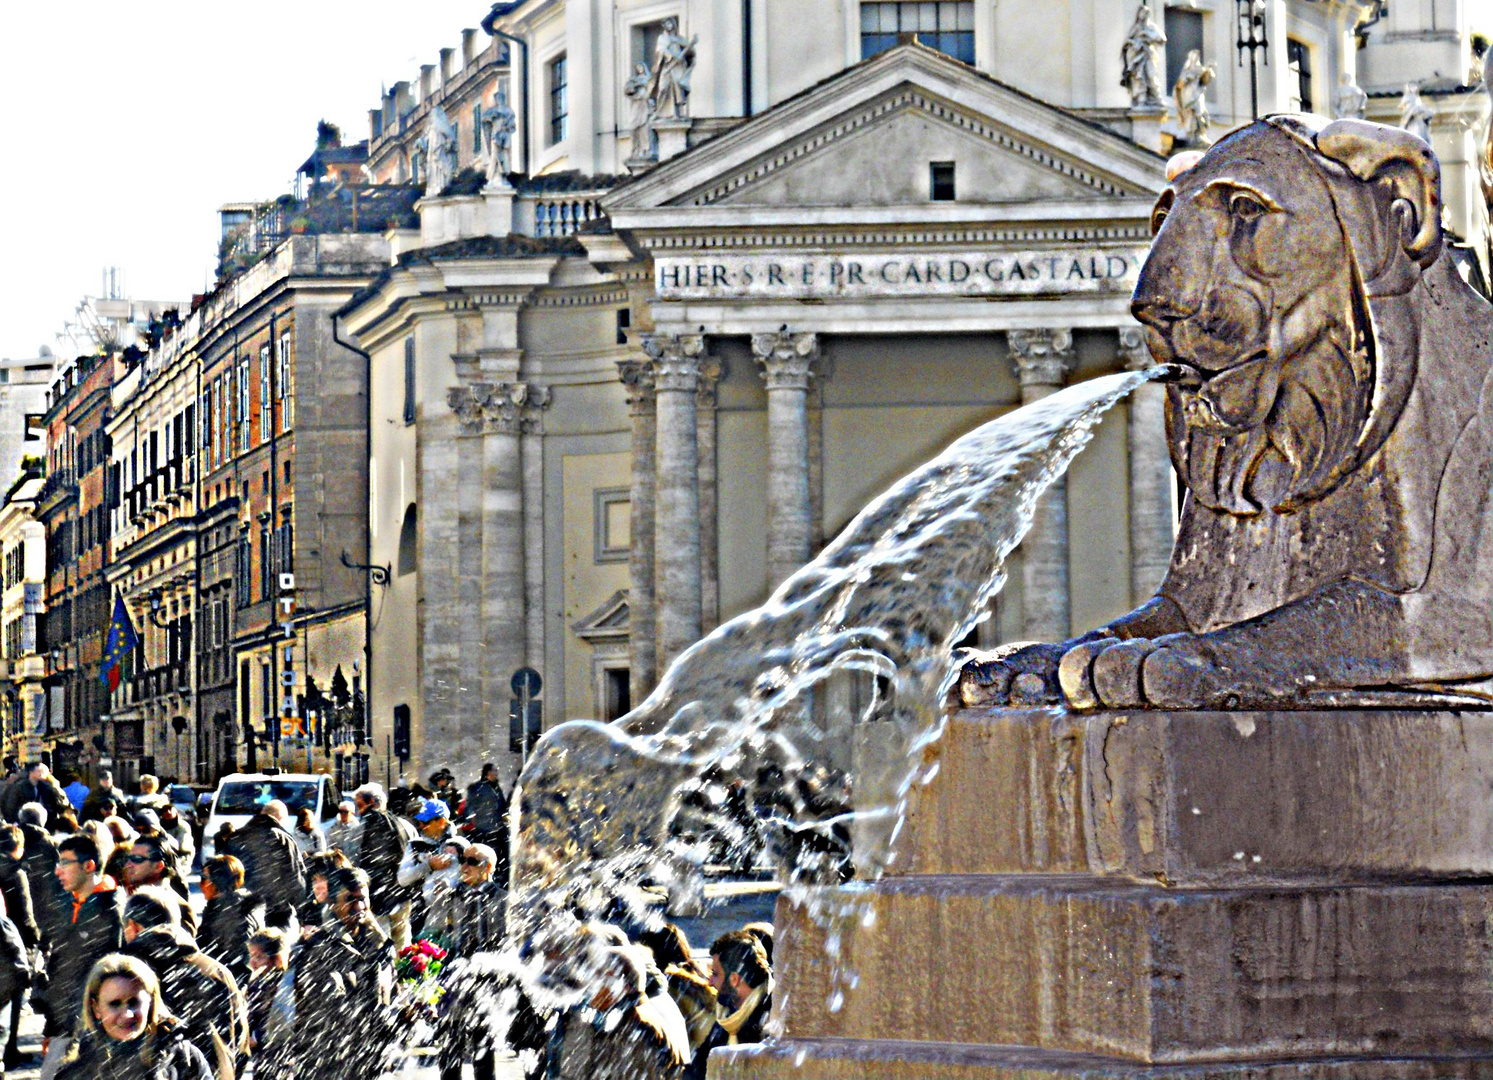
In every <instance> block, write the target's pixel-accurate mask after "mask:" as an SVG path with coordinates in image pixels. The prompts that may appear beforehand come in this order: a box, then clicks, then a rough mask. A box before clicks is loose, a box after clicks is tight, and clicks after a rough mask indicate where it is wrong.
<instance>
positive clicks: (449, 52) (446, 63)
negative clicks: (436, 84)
mask: <svg viewBox="0 0 1493 1080" xmlns="http://www.w3.org/2000/svg"><path fill="white" fill-rule="evenodd" d="M455 53H456V50H455V49H442V50H441V89H442V90H444V89H445V88H446V87H448V86H450V85H451V57H452V56H453V55H455Z"/></svg>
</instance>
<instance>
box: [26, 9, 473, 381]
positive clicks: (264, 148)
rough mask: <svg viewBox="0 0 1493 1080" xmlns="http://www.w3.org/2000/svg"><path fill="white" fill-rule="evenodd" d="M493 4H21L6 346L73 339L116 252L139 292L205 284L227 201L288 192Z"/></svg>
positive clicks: (361, 132)
mask: <svg viewBox="0 0 1493 1080" xmlns="http://www.w3.org/2000/svg"><path fill="white" fill-rule="evenodd" d="M490 7H491V3H490V2H488V0H420V2H419V3H414V4H410V3H393V2H388V0H365V2H363V3H357V4H354V3H345V2H340V0H300V2H298V3H293V2H289V0H257V2H256V3H253V4H248V5H245V4H229V3H223V2H221V0H128V2H126V3H120V2H119V0H110V2H99V0H11V2H10V3H8V4H6V5H5V15H4V22H5V26H4V29H3V31H0V72H3V73H4V77H5V87H6V90H7V93H8V94H9V95H10V97H9V104H8V106H7V109H6V112H7V114H8V115H9V116H10V120H9V121H8V127H9V130H8V132H7V133H6V135H5V141H6V143H7V144H8V145H9V146H10V150H9V151H7V153H6V154H5V155H4V164H3V167H0V207H3V208H4V209H3V211H0V213H3V215H4V225H3V226H0V237H3V238H4V241H3V243H4V246H3V249H0V357H11V358H17V359H18V358H21V357H28V356H35V355H36V351H37V348H38V347H39V346H41V345H44V344H45V345H49V346H52V347H53V348H57V345H56V343H55V341H54V335H55V334H56V333H57V331H59V330H60V329H61V328H62V324H63V322H64V321H65V320H67V319H68V318H69V317H70V316H71V315H72V313H73V309H74V308H75V307H76V306H77V303H78V301H79V299H81V298H82V297H83V296H85V295H97V294H98V292H99V288H100V277H101V272H102V270H103V268H104V267H106V266H111V265H112V266H118V267H120V268H121V269H122V270H123V272H124V280H125V292H126V295H129V296H133V297H134V298H136V299H145V300H177V299H180V300H186V299H190V297H191V294H192V293H194V292H203V291H204V285H205V282H206V280H207V278H208V276H209V275H210V273H211V268H212V266H213V265H214V262H215V259H216V255H217V239H218V220H217V213H216V211H217V208H218V207H219V206H220V205H221V204H223V203H225V202H232V201H235V200H240V199H269V198H273V197H274V196H276V195H278V194H280V193H282V192H284V191H286V190H288V188H289V185H290V181H291V179H292V177H293V176H294V174H295V170H296V167H297V166H298V165H300V163H301V162H303V161H304V160H306V157H307V156H308V155H309V154H310V153H311V150H312V149H313V147H314V145H315V141H316V122H317V120H319V119H321V118H323V117H325V118H326V119H328V120H330V121H332V122H333V123H335V124H339V125H341V127H342V131H343V138H344V140H345V141H347V142H357V141H358V140H360V139H363V138H366V137H367V134H368V110H369V109H371V108H375V107H376V106H377V105H378V102H379V91H380V89H381V87H382V85H384V84H387V85H391V86H392V85H393V84H394V83H396V82H398V81H399V80H400V79H409V80H411V81H414V79H415V78H416V77H417V75H418V72H419V65H420V64H422V63H436V62H437V59H438V52H439V50H440V49H441V48H442V47H451V48H456V47H459V45H460V43H461V31H462V28H463V27H476V26H477V25H478V24H479V23H480V22H481V20H482V17H483V16H484V15H486V14H487V12H488V10H489V8H490ZM479 40H480V41H481V42H482V43H483V45H484V46H485V45H486V43H487V40H488V39H487V35H485V34H482V35H481V36H480V39H479ZM59 351H60V350H59Z"/></svg>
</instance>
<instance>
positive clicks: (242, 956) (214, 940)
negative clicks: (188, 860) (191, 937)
mask: <svg viewBox="0 0 1493 1080" xmlns="http://www.w3.org/2000/svg"><path fill="white" fill-rule="evenodd" d="M263 926H264V903H263V902H262V901H261V900H260V899H259V897H257V896H256V895H255V894H254V893H251V892H250V891H249V890H248V889H239V890H237V891H236V892H231V893H219V894H218V895H217V896H214V897H213V898H212V899H211V900H209V901H208V902H207V904H206V905H205V906H204V907H203V909H202V929H201V930H199V931H198V932H197V947H198V948H200V949H201V950H202V951H203V952H205V953H207V955H208V956H211V957H212V958H213V959H214V960H216V961H217V962H218V963H220V964H222V965H223V966H224V967H226V968H227V969H228V970H229V971H231V972H233V977H234V978H235V979H237V980H238V982H239V985H240V986H242V985H244V984H245V983H246V982H248V979H249V938H250V937H251V936H252V935H253V934H254V932H255V931H256V930H259V929H261V928H263Z"/></svg>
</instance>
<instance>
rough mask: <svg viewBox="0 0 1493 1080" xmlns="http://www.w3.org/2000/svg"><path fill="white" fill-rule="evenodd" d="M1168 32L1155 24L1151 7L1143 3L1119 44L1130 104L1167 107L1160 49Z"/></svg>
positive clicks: (1133, 106) (1142, 107) (1137, 107)
mask: <svg viewBox="0 0 1493 1080" xmlns="http://www.w3.org/2000/svg"><path fill="white" fill-rule="evenodd" d="M1165 44H1166V34H1165V33H1163V32H1162V29H1161V27H1159V26H1157V25H1156V20H1155V19H1154V18H1152V16H1151V8H1150V6H1149V5H1148V4H1145V3H1142V4H1141V6H1140V7H1139V8H1137V9H1136V12H1135V22H1133V23H1131V24H1130V32H1129V33H1128V34H1126V35H1125V44H1123V45H1122V46H1120V63H1121V65H1122V66H1123V67H1124V73H1123V74H1122V75H1121V76H1120V85H1121V86H1123V87H1124V88H1125V89H1126V90H1127V91H1128V92H1129V94H1130V105H1131V107H1132V108H1136V109H1164V108H1165V105H1164V104H1163V103H1162V100H1161V49H1162V47H1163V46H1164V45H1165Z"/></svg>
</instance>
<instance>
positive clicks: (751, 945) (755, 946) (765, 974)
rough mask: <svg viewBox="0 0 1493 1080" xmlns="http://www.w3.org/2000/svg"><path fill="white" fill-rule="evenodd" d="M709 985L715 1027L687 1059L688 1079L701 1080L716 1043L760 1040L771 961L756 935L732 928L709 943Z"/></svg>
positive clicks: (769, 1002)
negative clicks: (714, 1013)
mask: <svg viewBox="0 0 1493 1080" xmlns="http://www.w3.org/2000/svg"><path fill="white" fill-rule="evenodd" d="M710 985H711V988H712V989H714V990H715V993H716V1021H715V1027H714V1028H713V1029H711V1032H710V1036H709V1037H708V1038H707V1039H706V1040H705V1045H704V1046H702V1047H700V1049H699V1050H698V1051H697V1052H696V1053H695V1057H694V1060H693V1061H691V1062H690V1066H689V1069H688V1071H687V1073H686V1077H687V1078H690V1080H704V1077H705V1065H706V1059H707V1058H709V1057H710V1051H712V1050H714V1049H715V1048H716V1047H717V1046H735V1045H737V1044H738V1043H756V1042H761V1041H762V1029H763V1025H765V1024H766V1023H767V1017H768V1014H769V1013H771V1011H772V964H771V962H769V961H768V959H767V952H766V950H765V949H763V948H762V942H761V941H760V940H758V938H757V935H755V934H753V933H752V932H751V931H749V930H732V931H731V932H730V933H729V934H722V935H721V936H720V937H718V938H716V939H715V941H713V942H711V945H710Z"/></svg>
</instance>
